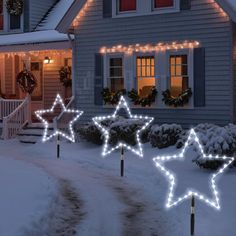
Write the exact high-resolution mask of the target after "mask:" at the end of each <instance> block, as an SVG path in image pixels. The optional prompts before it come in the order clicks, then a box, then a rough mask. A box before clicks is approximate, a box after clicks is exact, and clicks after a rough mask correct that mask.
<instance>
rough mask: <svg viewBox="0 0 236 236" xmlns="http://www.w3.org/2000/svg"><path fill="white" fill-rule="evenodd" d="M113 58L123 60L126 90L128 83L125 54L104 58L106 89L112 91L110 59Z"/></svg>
mask: <svg viewBox="0 0 236 236" xmlns="http://www.w3.org/2000/svg"><path fill="white" fill-rule="evenodd" d="M112 58H121V59H122V75H123V79H124V88H125V85H126V81H125V68H124V65H125V64H124V55H123V53H115V54H107V55H106V56H105V57H104V61H105V63H104V67H105V69H104V71H105V75H104V81H103V84H104V88H109V89H111V81H110V78H111V77H110V59H112Z"/></svg>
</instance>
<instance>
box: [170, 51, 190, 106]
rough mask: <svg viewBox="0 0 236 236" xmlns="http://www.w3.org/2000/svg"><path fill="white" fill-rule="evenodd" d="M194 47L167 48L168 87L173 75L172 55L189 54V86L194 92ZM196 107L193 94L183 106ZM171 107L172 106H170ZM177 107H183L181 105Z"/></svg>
mask: <svg viewBox="0 0 236 236" xmlns="http://www.w3.org/2000/svg"><path fill="white" fill-rule="evenodd" d="M193 54H194V52H193V48H189V49H181V50H178V51H176V50H167V51H166V60H167V83H166V89H170V83H171V75H170V70H171V68H170V66H171V65H170V57H171V56H175V55H176V56H178V55H179V56H180V55H187V59H188V61H187V63H188V86H189V88H191V89H192V91H193V92H194V68H193ZM193 107H194V98H193V96H192V97H191V98H190V100H189V103H188V104H186V105H185V106H184V107H183V108H193ZM170 108H171V107H170ZM175 109H181V108H179V107H177V108H175Z"/></svg>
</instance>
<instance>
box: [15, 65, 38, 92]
mask: <svg viewBox="0 0 236 236" xmlns="http://www.w3.org/2000/svg"><path fill="white" fill-rule="evenodd" d="M16 82H17V84H18V85H19V86H20V88H21V90H22V91H23V92H24V93H29V94H32V93H33V91H34V89H35V88H36V86H37V80H36V78H35V77H34V75H33V74H32V73H31V72H30V71H28V70H27V69H24V70H23V71H21V72H20V73H19V74H18V75H17V77H16Z"/></svg>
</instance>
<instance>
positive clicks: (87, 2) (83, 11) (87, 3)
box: [72, 0, 93, 27]
mask: <svg viewBox="0 0 236 236" xmlns="http://www.w3.org/2000/svg"><path fill="white" fill-rule="evenodd" d="M92 2H93V0H87V1H86V3H85V4H84V6H83V7H82V9H81V10H80V12H79V14H78V15H77V16H76V18H75V19H74V21H73V22H72V26H73V27H77V26H78V24H79V21H80V19H81V18H83V17H84V16H85V14H86V12H87V10H88V8H89V7H90V5H91V3H92Z"/></svg>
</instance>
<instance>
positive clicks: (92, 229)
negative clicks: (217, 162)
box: [0, 141, 236, 236]
mask: <svg viewBox="0 0 236 236" xmlns="http://www.w3.org/2000/svg"><path fill="white" fill-rule="evenodd" d="M9 147H14V149H13V148H9ZM0 148H1V153H2V154H1V155H4V153H8V156H9V157H11V158H13V159H17V160H23V161H24V162H28V163H29V165H31V164H34V165H35V166H37V167H39V168H42V169H43V170H44V171H46V172H47V173H48V175H50V176H52V178H54V179H57V180H58V182H59V186H60V188H59V189H60V191H59V192H58V196H57V197H56V198H55V200H54V202H53V203H52V204H51V206H50V207H49V208H48V212H47V213H45V215H44V217H43V219H42V220H41V221H39V222H38V224H40V225H41V226H43V227H42V229H41V231H40V230H39V229H38V227H35V228H36V229H37V230H32V227H31V231H28V232H29V234H28V235H30V236H39V235H40V236H41V235H45V236H51V235H53V236H54V235H55V236H57V235H58V236H62V235H66V236H72V235H79V236H128V235H129V236H132V235H135V236H139V235H140V236H188V235H189V202H186V204H183V205H181V206H179V207H177V208H175V209H173V210H170V211H166V210H165V209H164V203H165V197H166V193H167V182H166V179H165V178H164V177H163V176H162V175H161V174H160V173H159V172H158V171H157V169H156V168H155V167H154V165H153V163H152V161H151V158H152V157H154V156H155V155H157V152H158V150H157V149H151V148H148V147H147V149H146V153H145V154H146V155H145V158H144V159H139V158H137V157H135V156H133V155H132V154H129V155H128V153H126V157H127V159H126V177H124V178H123V179H121V178H120V177H119V153H114V154H112V155H111V156H110V157H108V158H107V159H102V158H101V156H100V152H101V147H97V146H92V145H89V144H86V143H82V144H67V143H63V149H62V159H61V160H56V158H55V143H46V144H36V145H30V146H24V145H22V144H19V143H18V142H17V141H10V142H7V143H5V142H3V141H2V142H0ZM166 151H167V150H162V151H161V152H163V153H164V152H166ZM170 151H174V148H172V149H168V152H170ZM159 152H160V151H159ZM199 173H201V172H200V171H199ZM235 176H236V175H235V173H234V172H231V173H228V174H227V175H226V176H225V177H224V178H223V179H222V181H220V188H221V189H222V207H223V210H222V212H216V211H215V210H213V209H211V208H207V207H206V206H205V205H204V204H201V203H197V212H196V214H197V235H201V236H208V235H209V236H210V235H214V236H222V235H226V236H234V235H236V230H235V229H234V223H233V221H234V220H233V219H234V218H235V216H236V214H235V212H236V201H235V199H236V191H235V190H234V191H233V190H232V188H231V185H230V183H231V184H233V183H234V181H235ZM65 210H66V211H65ZM0 214H1V213H0ZM216 222H217V223H216ZM36 226H37V224H36ZM50 226H51V227H50ZM33 228H34V227H33ZM55 232H56V233H55ZM58 232H61V233H58ZM62 232H64V234H63V233H62ZM33 233H34V234H33ZM28 235H27V236H28ZM14 236H18V235H14Z"/></svg>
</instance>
